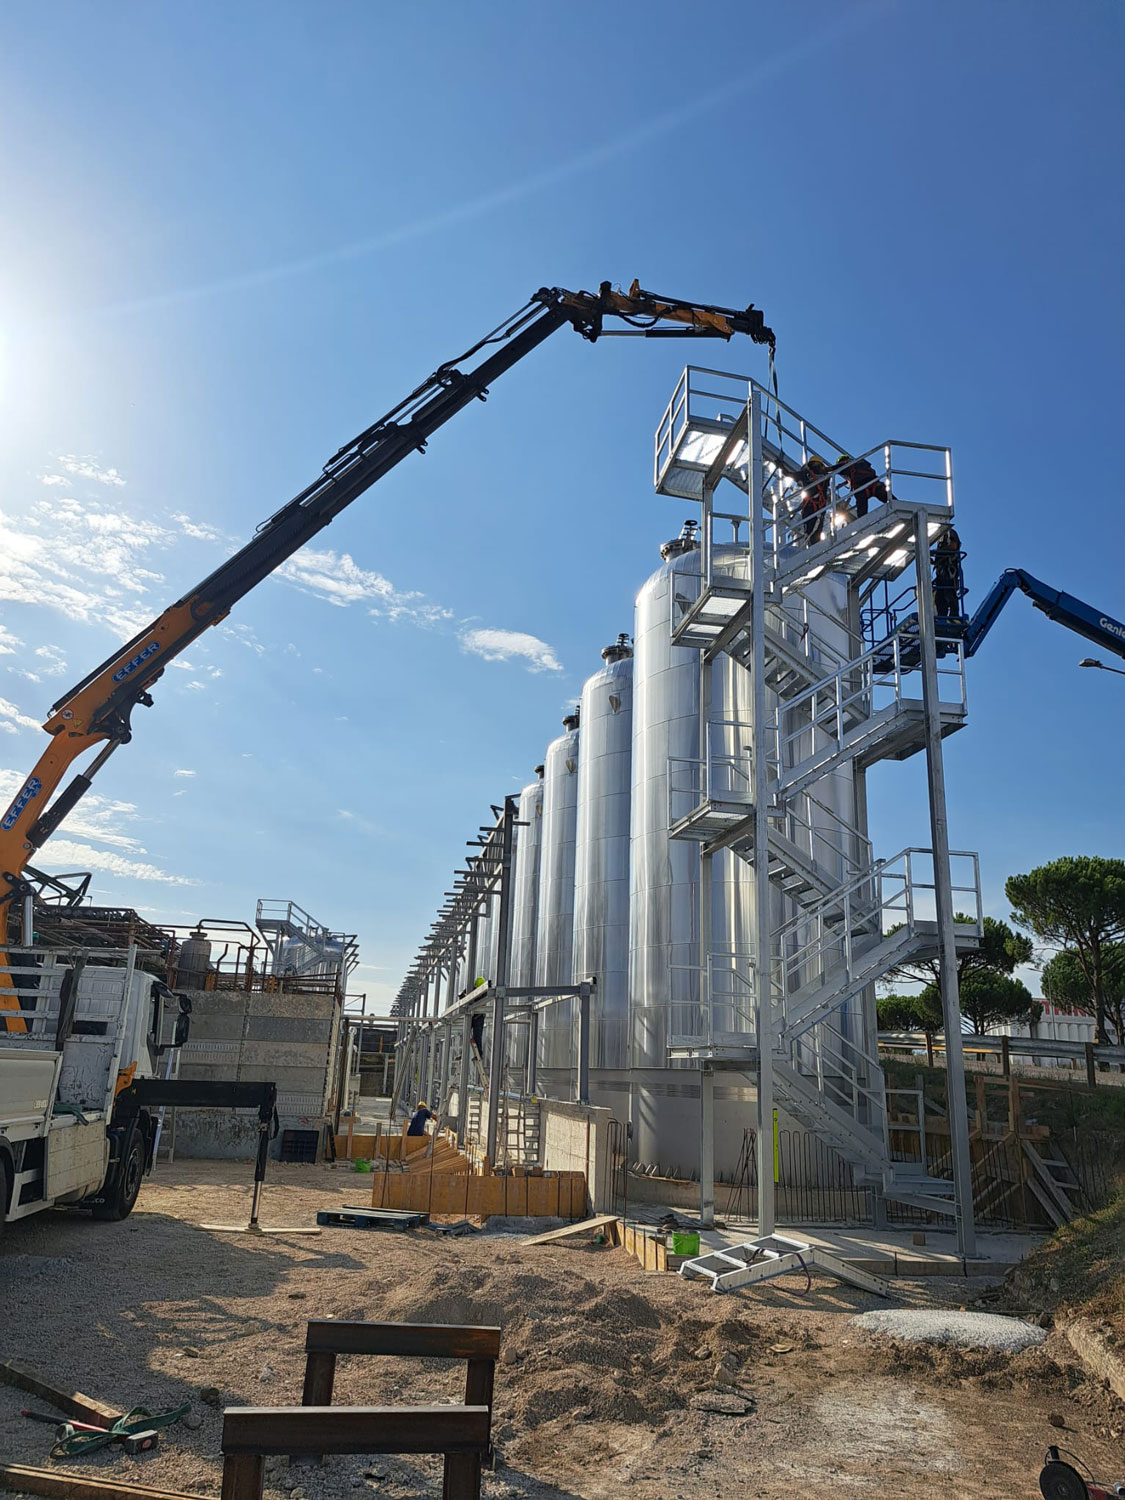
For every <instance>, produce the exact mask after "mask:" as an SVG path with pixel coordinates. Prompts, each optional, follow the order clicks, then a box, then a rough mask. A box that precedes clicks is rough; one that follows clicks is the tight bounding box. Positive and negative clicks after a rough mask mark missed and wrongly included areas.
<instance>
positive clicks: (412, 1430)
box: [221, 1406, 491, 1458]
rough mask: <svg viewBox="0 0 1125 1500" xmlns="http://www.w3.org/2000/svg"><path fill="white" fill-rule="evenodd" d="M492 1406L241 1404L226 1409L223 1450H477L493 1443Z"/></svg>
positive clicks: (301, 1452)
mask: <svg viewBox="0 0 1125 1500" xmlns="http://www.w3.org/2000/svg"><path fill="white" fill-rule="evenodd" d="M490 1426H491V1413H490V1412H489V1410H488V1407H487V1406H240V1407H230V1408H228V1410H227V1411H226V1412H225V1413H224V1414H223V1440H222V1445H221V1446H222V1451H223V1453H224V1454H227V1453H269V1454H288V1455H289V1456H290V1457H291V1458H297V1457H304V1456H306V1455H310V1456H311V1455H315V1454H319V1453H471V1452H474V1451H483V1450H484V1449H486V1448H487V1447H488V1442H489V1430H490Z"/></svg>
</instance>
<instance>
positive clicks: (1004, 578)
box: [965, 568, 1125, 657]
mask: <svg viewBox="0 0 1125 1500" xmlns="http://www.w3.org/2000/svg"><path fill="white" fill-rule="evenodd" d="M1017 589H1018V590H1020V591H1021V592H1022V593H1024V594H1026V595H1027V597H1028V598H1029V599H1030V600H1031V602H1032V604H1034V605H1035V607H1036V609H1041V610H1042V611H1043V613H1044V614H1045V615H1046V616H1047V618H1048V619H1049V620H1057V621H1058V623H1059V624H1060V625H1065V626H1066V628H1067V629H1068V630H1073V631H1076V632H1077V634H1078V635H1084V636H1085V637H1086V639H1087V640H1088V641H1093V642H1094V643H1095V645H1098V646H1103V647H1104V648H1105V649H1106V650H1107V651H1112V652H1113V653H1114V655H1115V656H1122V657H1125V625H1123V624H1122V623H1121V621H1120V620H1115V619H1114V618H1113V617H1112V615H1107V614H1102V613H1101V612H1100V611H1098V610H1096V609H1094V608H1092V607H1091V606H1090V605H1089V604H1084V603H1083V602H1082V600H1081V599H1076V598H1075V597H1074V595H1073V594H1065V593H1063V592H1062V591H1061V590H1060V589H1053V588H1051V587H1050V586H1049V585H1048V584H1045V583H1041V582H1040V581H1039V579H1038V578H1033V577H1032V575H1031V574H1030V573H1028V572H1025V571H1024V569H1023V568H1009V569H1008V570H1007V572H1004V573H1001V575H1000V577H999V578H998V579H997V581H996V583H995V584H993V586H992V588H991V589H990V590H989V592H988V593H987V594H986V595H985V597H984V599H983V600H982V602H981V606H980V608H979V609H978V610H977V611H976V612H975V614H974V615H973V617H972V619H971V620H970V621H969V623H968V625H967V627H966V629H965V655H966V656H972V655H973V654H974V653H975V652H976V650H977V648H978V647H979V646H980V645H981V644H982V642H983V641H984V638H985V636H987V634H988V632H989V631H990V630H991V629H992V627H993V625H995V624H996V621H997V619H998V618H999V615H1000V611H1001V610H1002V609H1003V608H1004V606H1005V604H1007V602H1008V600H1009V599H1010V598H1011V597H1012V595H1013V594H1014V593H1015V592H1016V590H1017Z"/></svg>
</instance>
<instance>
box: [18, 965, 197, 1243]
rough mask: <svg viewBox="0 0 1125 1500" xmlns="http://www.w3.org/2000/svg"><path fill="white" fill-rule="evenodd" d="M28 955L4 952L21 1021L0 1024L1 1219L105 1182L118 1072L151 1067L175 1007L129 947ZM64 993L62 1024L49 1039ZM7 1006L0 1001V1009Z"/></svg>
mask: <svg viewBox="0 0 1125 1500" xmlns="http://www.w3.org/2000/svg"><path fill="white" fill-rule="evenodd" d="M34 958H35V960H36V962H35V963H34V964H29V961H28V958H27V957H24V956H21V955H16V954H13V955H12V957H11V962H12V965H13V970H14V973H13V977H14V978H15V981H16V987H17V991H16V992H17V995H18V997H19V999H20V1007H21V1008H20V1013H19V1015H20V1019H21V1020H22V1021H23V1023H24V1025H25V1026H26V1030H21V1031H15V1030H12V1029H11V1028H10V1027H6V1028H2V1029H0V1222H3V1221H4V1220H13V1219H22V1218H26V1217H27V1216H28V1215H29V1214H33V1213H38V1212H39V1211H40V1210H41V1209H44V1208H50V1207H52V1206H53V1205H55V1204H61V1203H77V1202H80V1201H81V1200H83V1199H86V1198H90V1197H91V1196H93V1195H96V1194H97V1193H98V1192H99V1190H101V1189H102V1187H103V1185H104V1184H106V1182H107V1178H108V1175H109V1172H110V1168H111V1165H113V1159H112V1150H113V1145H114V1140H113V1133H112V1131H111V1121H112V1117H113V1107H114V1100H115V1098H116V1094H117V1088H118V1081H119V1078H120V1077H121V1075H122V1074H126V1075H129V1076H132V1077H138V1078H145V1077H151V1076H152V1075H153V1073H154V1072H155V1071H156V1069H157V1066H158V1064H159V1063H160V1059H161V1054H160V1052H159V1051H158V1050H157V1049H158V1047H159V1046H160V1044H161V1043H164V1044H165V1045H166V1044H167V1041H168V1038H167V1035H166V1034H167V1032H168V1029H169V1026H168V1021H169V1016H170V1014H171V1011H174V1010H175V1007H174V1006H173V1007H171V1008H168V1007H166V1006H165V1003H164V1000H165V996H167V995H168V993H169V992H168V991H167V989H166V987H165V986H164V985H162V984H161V983H160V982H159V981H154V977H153V975H151V974H148V973H144V972H142V971H140V970H138V969H137V968H136V966H135V954H134V950H133V949H129V950H128V951H127V952H126V953H124V954H117V953H98V952H96V951H95V952H93V953H90V954H88V955H76V954H73V953H70V952H67V953H56V952H53V951H50V950H42V951H37V952H36V953H35V954H34ZM115 958H116V959H117V960H118V961H117V963H116V964H115V963H114V962H113V960H114V959H115ZM76 971H77V973H78V980H77V995H76V996H74V995H73V990H74V977H73V976H74V974H75V972H76ZM68 975H70V976H71V977H70V979H69V981H68V978H67V976H68ZM68 990H69V991H70V992H71V995H70V996H68ZM71 999H73V1019H72V1022H71V1024H70V1025H69V1026H67V1025H66V1022H65V1016H64V1031H68V1033H69V1034H67V1035H65V1037H64V1039H63V1041H62V1046H61V1047H56V1041H57V1040H58V1029H59V1019H60V1013H62V1012H65V1011H68V1010H69V1009H70V1004H71ZM13 1014H14V1013H13V1012H11V1011H6V1010H0V1019H3V1018H6V1017H11V1016H12V1015H13ZM5 1179H7V1181H5ZM134 1196H135V1195H134ZM131 1206H132V1205H131V1203H130V1204H129V1207H131ZM126 1211H128V1210H126Z"/></svg>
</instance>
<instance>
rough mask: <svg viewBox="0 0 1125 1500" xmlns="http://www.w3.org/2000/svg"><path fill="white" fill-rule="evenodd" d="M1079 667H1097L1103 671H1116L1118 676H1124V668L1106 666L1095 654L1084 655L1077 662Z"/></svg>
mask: <svg viewBox="0 0 1125 1500" xmlns="http://www.w3.org/2000/svg"><path fill="white" fill-rule="evenodd" d="M1078 665H1079V666H1080V667H1098V668H1099V669H1100V670H1101V671H1103V672H1116V673H1117V675H1118V677H1125V670H1122V668H1121V667H1107V666H1106V664H1105V662H1104V661H1099V660H1098V659H1097V657H1096V656H1084V657H1083V658H1082V660H1081V661H1080V662H1079V663H1078Z"/></svg>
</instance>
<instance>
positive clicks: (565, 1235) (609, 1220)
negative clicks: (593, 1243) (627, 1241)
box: [524, 1214, 621, 1245]
mask: <svg viewBox="0 0 1125 1500" xmlns="http://www.w3.org/2000/svg"><path fill="white" fill-rule="evenodd" d="M620 1222H621V1219H620V1217H619V1216H618V1215H617V1214H597V1215H595V1217H594V1218H592V1219H583V1220H582V1222H581V1223H580V1224H566V1225H564V1227H563V1228H562V1229H552V1230H550V1231H549V1233H547V1234H536V1235H533V1236H532V1237H531V1239H529V1240H524V1244H525V1245H551V1244H554V1243H555V1241H556V1240H569V1239H572V1238H573V1237H574V1236H575V1235H577V1234H589V1233H591V1232H592V1231H593V1230H595V1229H606V1228H608V1227H609V1225H611V1224H620Z"/></svg>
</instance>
